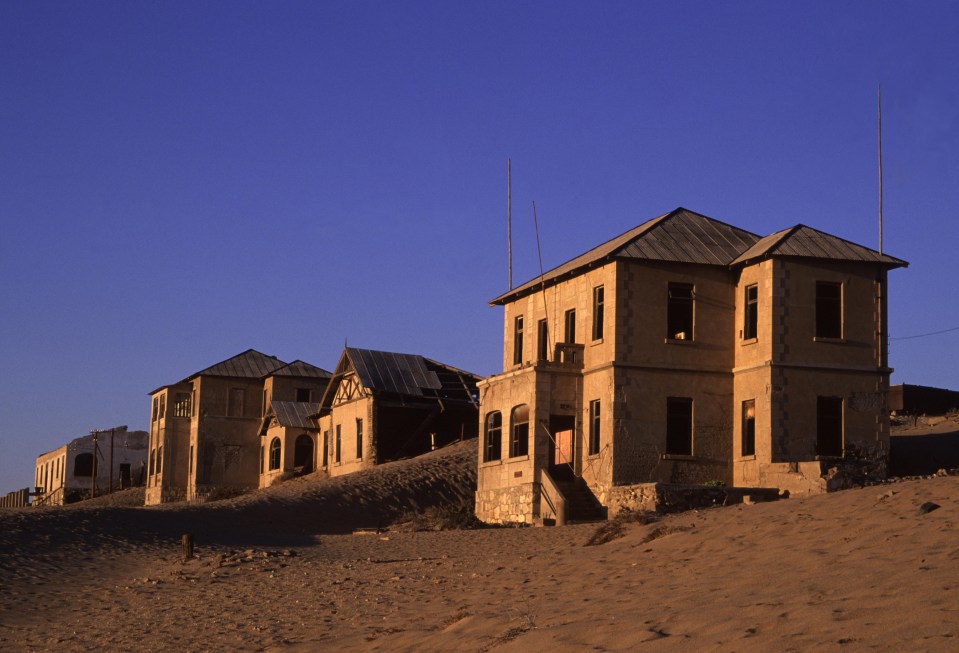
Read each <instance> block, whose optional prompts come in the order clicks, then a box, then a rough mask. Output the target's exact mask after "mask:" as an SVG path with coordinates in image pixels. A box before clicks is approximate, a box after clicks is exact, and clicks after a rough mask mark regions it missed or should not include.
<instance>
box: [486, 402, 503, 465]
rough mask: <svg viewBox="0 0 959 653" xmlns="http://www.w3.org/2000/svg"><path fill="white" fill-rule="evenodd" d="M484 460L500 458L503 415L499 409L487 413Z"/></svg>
mask: <svg viewBox="0 0 959 653" xmlns="http://www.w3.org/2000/svg"><path fill="white" fill-rule="evenodd" d="M483 432H484V434H485V435H484V440H483V462H484V463H488V462H489V461H491V460H499V459H500V452H501V451H502V447H503V415H502V413H500V412H499V411H498V410H496V411H493V412H491V413H488V414H487V415H486V428H484V429H483Z"/></svg>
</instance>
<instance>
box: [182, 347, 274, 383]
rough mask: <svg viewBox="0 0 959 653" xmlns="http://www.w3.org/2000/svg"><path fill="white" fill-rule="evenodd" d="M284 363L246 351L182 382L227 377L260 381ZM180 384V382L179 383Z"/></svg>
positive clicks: (256, 352) (249, 350) (252, 350)
mask: <svg viewBox="0 0 959 653" xmlns="http://www.w3.org/2000/svg"><path fill="white" fill-rule="evenodd" d="M285 365H286V363H284V362H283V361H281V360H280V359H279V358H277V357H276V356H267V355H266V354H262V353H260V352H258V351H256V350H255V349H247V350H246V351H245V352H243V353H241V354H237V355H236V356H233V357H232V358H227V359H226V360H225V361H220V362H219V363H217V364H216V365H211V366H210V367H208V368H206V369H203V370H200V371H199V372H195V373H194V374H191V375H190V376H188V377H187V378H185V379H183V381H191V380H193V379H195V378H196V377H198V376H228V377H234V378H242V379H262V378H263V377H265V376H268V375H269V374H270V373H272V372H274V371H276V370H278V369H279V368H281V367H284V366H285ZM181 383H182V382H181Z"/></svg>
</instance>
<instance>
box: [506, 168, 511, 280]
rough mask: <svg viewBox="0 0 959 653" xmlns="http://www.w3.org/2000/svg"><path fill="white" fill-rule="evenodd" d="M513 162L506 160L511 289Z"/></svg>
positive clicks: (508, 253) (507, 232) (507, 246)
mask: <svg viewBox="0 0 959 653" xmlns="http://www.w3.org/2000/svg"><path fill="white" fill-rule="evenodd" d="M512 165H513V164H512V161H511V160H510V159H506V257H507V259H508V260H509V289H510V290H512V289H513V174H512Z"/></svg>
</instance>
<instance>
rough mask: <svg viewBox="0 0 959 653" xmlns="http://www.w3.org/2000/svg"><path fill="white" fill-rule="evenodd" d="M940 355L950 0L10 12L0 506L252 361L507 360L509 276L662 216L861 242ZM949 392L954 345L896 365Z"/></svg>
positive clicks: (958, 169) (6, 20)
mask: <svg viewBox="0 0 959 653" xmlns="http://www.w3.org/2000/svg"><path fill="white" fill-rule="evenodd" d="M880 83H881V84H882V89H883V127H884V140H883V155H884V163H885V179H884V185H885V203H884V213H885V218H886V228H885V250H886V251H887V252H888V253H890V254H893V255H895V256H898V257H900V258H904V259H906V260H908V261H910V263H911V265H910V267H909V268H908V269H905V270H897V271H894V272H893V273H892V274H891V275H890V276H891V279H890V301H889V309H890V334H891V336H892V338H897V337H906V336H912V335H918V334H924V333H928V332H933V331H939V330H943V329H950V328H952V327H959V302H957V301H956V299H955V292H954V291H951V290H949V288H950V287H952V284H953V283H955V282H956V277H957V272H959V266H957V258H956V255H957V244H959V155H957V152H959V3H957V2H944V1H941V2H931V1H926V2H881V1H869V2H841V3H836V2H795V3H774V2H765V1H763V2H682V1H679V2H668V3H666V2H639V1H634V2H599V3H564V2H548V3H547V2H538V3H534V2H516V1H510V2H478V3H461V2H435V3H425V2H403V3H394V2H284V3H266V2H259V3H249V2H229V3H228V2H154V3H146V2H84V3H70V2H42V1H41V2H26V1H20V2H12V1H11V2H3V3H0V89H2V92H0V219H2V224H3V231H2V234H0V279H2V281H0V307H2V308H0V360H2V361H3V369H2V372H0V397H2V399H0V445H2V450H3V454H2V455H0V491H3V492H6V491H8V490H12V489H14V488H16V487H23V486H25V485H27V484H28V483H31V481H32V466H33V458H34V457H35V456H36V455H37V454H39V453H41V452H44V451H47V450H49V449H52V448H55V447H57V446H59V445H61V444H63V443H64V442H66V441H67V440H69V439H70V438H72V437H75V436H78V435H82V434H85V433H88V432H89V431H90V430H91V429H93V428H97V427H109V426H113V425H117V424H127V425H129V426H130V427H131V428H143V429H145V428H146V427H147V421H148V417H149V399H148V397H147V392H149V391H150V390H152V389H154V388H156V387H158V386H161V385H164V384H167V383H170V382H172V381H175V380H178V379H180V378H182V377H184V376H187V375H188V374H190V373H192V372H194V371H197V370H199V369H201V368H203V367H206V366H207V365H210V364H212V363H215V362H217V361H219V360H222V359H224V358H227V357H229V356H232V355H233V354H236V353H238V352H240V351H243V350H245V349H247V348H250V347H252V348H255V349H258V350H260V351H263V352H265V353H268V354H273V355H276V356H278V357H280V358H281V359H284V360H293V359H296V358H301V359H304V360H306V361H309V362H311V363H314V364H317V365H320V366H321V367H325V368H328V369H329V368H332V367H333V365H334V364H335V361H336V358H337V356H338V354H339V352H340V350H341V348H342V346H343V342H344V340H345V339H347V338H348V339H349V343H350V344H351V345H355V346H360V347H368V348H375V349H386V350H393V351H402V352H411V353H422V354H424V355H427V356H430V357H432V358H436V359H438V360H442V361H444V362H448V363H450V364H453V365H457V366H460V367H463V368H465V369H469V370H471V371H475V372H478V373H482V374H489V373H493V372H495V371H497V369H498V367H499V366H500V365H501V347H502V322H501V309H499V308H496V309H494V308H490V307H488V306H487V304H486V302H487V301H488V300H489V299H490V298H492V297H494V296H496V295H498V294H500V293H501V292H503V291H504V290H505V289H506V282H507V275H506V234H505V213H506V192H505V191H506V160H507V158H508V157H509V158H512V162H513V216H514V242H513V249H514V259H515V260H514V276H515V279H516V281H517V282H521V281H524V280H527V279H528V278H530V277H532V276H534V275H535V274H536V273H537V270H538V264H537V259H536V241H535V236H534V232H533V224H532V212H531V210H530V204H531V202H532V201H535V202H536V206H537V213H538V218H539V224H540V230H541V240H542V250H543V258H544V264H545V265H546V266H547V267H552V266H553V265H556V264H558V263H560V262H562V261H564V260H566V259H568V258H571V257H572V256H574V255H576V254H578V253H580V252H582V251H584V250H586V249H588V248H589V247H592V246H593V245H595V244H597V243H599V242H601V241H604V240H606V239H608V238H610V237H612V236H614V235H616V234H619V233H621V232H623V231H625V230H627V229H629V228H630V227H633V226H635V225H636V224H638V223H640V222H642V221H644V220H646V219H648V218H651V217H654V216H656V215H660V214H662V213H665V212H667V211H669V210H671V209H673V208H675V207H677V206H685V207H687V208H690V209H693V210H695V211H698V212H701V213H705V214H707V215H710V216H712V217H715V218H718V219H720V220H723V221H726V222H729V223H732V224H735V225H737V226H741V227H744V228H746V229H750V230H752V231H754V232H757V233H761V234H767V233H770V232H773V231H776V230H779V229H782V228H785V227H787V226H791V225H793V224H796V223H800V222H801V223H805V224H808V225H810V226H813V227H816V228H820V229H823V230H826V231H829V232H831V233H834V234H836V235H839V236H842V237H844V238H848V239H850V240H854V241H856V242H859V243H862V244H865V245H868V246H870V247H876V245H877V233H876V232H877V227H876V215H877V203H878V202H877V171H876V86H877V84H880ZM890 351H891V362H892V365H893V366H894V367H895V368H896V373H895V374H894V376H893V382H903V381H905V382H908V383H920V384H926V385H937V386H945V387H953V388H959V372H957V370H959V330H957V331H951V332H948V333H944V334H940V335H936V336H929V337H924V338H914V339H907V340H895V339H894V340H892V341H891V343H890Z"/></svg>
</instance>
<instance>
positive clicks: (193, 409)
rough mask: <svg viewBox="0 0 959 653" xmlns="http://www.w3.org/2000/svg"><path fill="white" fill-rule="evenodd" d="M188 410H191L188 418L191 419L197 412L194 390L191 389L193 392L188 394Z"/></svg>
mask: <svg viewBox="0 0 959 653" xmlns="http://www.w3.org/2000/svg"><path fill="white" fill-rule="evenodd" d="M190 408H191V411H190V417H193V416H194V415H196V412H197V405H196V388H193V390H192V391H191V392H190Z"/></svg>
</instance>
